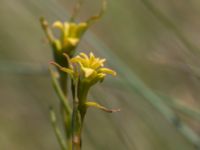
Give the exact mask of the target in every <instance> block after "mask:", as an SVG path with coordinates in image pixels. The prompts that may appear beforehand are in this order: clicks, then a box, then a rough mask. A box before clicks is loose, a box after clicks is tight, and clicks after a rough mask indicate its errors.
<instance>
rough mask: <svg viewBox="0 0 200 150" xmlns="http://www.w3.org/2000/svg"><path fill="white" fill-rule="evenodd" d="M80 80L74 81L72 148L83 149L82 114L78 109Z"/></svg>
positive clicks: (75, 149) (74, 149) (73, 149)
mask: <svg viewBox="0 0 200 150" xmlns="http://www.w3.org/2000/svg"><path fill="white" fill-rule="evenodd" d="M77 84H78V82H77V81H74V82H73V83H72V89H73V90H72V93H73V113H72V150H81V130H82V121H81V115H80V112H79V109H78V105H79V100H78V97H77V88H78V86H77Z"/></svg>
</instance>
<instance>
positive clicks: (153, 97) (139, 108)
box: [0, 0, 200, 150]
mask: <svg viewBox="0 0 200 150" xmlns="http://www.w3.org/2000/svg"><path fill="white" fill-rule="evenodd" d="M75 3H76V1H75V0H1V1H0V20H1V21H0V149H1V150H27V149H28V150H59V145H58V142H57V141H56V137H55V135H54V133H53V129H52V127H51V123H50V119H49V113H48V108H49V106H50V105H53V106H54V107H55V108H57V110H58V108H59V107H58V99H57V96H56V94H55V92H54V90H53V88H52V85H51V80H50V76H49V73H48V69H47V68H48V62H49V61H50V60H52V54H51V49H50V47H49V45H48V43H47V42H46V40H45V35H44V33H43V31H42V29H41V27H40V23H39V17H41V16H44V17H45V18H46V19H47V20H48V21H49V22H50V23H52V22H54V21H56V20H63V21H64V20H68V18H69V16H70V14H71V12H72V9H73V6H74V4H75ZM100 6H101V1H100V0H85V3H84V5H83V7H82V8H81V12H80V15H79V17H78V20H80V21H82V20H83V21H84V20H85V19H86V18H88V17H89V16H91V15H92V14H95V13H97V12H98V11H99V9H100ZM199 8H200V2H199V1H196V0H190V1H188V0H181V1H177V0H159V1H158V0H109V1H108V9H107V11H106V13H105V15H104V16H103V18H102V19H101V20H100V21H98V22H97V23H95V24H94V25H93V26H92V27H91V28H90V29H89V31H87V33H86V34H85V36H84V38H83V40H82V42H81V44H80V45H79V47H78V51H84V52H86V53H89V52H90V51H93V52H95V54H96V55H99V56H101V57H105V58H106V59H107V60H108V61H107V66H109V67H111V68H113V69H115V70H116V71H117V72H118V76H117V77H116V78H111V77H108V78H107V79H106V80H105V82H104V83H103V84H99V85H98V86H96V87H94V88H93V90H92V92H91V93H90V97H91V98H92V99H93V100H95V101H98V102H99V103H101V104H103V105H105V106H107V107H109V108H121V112H118V113H114V114H107V113H104V112H101V111H99V110H95V109H90V110H89V112H88V114H87V117H86V124H85V127H84V133H83V150H197V149H200V100H199V96H200V92H199V91H200V69H199V66H200V59H199V58H200V44H199V43H200V42H199V39H200V19H199V18H200V9H199Z"/></svg>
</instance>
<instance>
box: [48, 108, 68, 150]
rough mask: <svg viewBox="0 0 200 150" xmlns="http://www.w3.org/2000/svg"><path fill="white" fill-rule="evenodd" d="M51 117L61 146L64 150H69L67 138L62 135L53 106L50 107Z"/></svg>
mask: <svg viewBox="0 0 200 150" xmlns="http://www.w3.org/2000/svg"><path fill="white" fill-rule="evenodd" d="M50 117H51V123H52V126H53V129H54V132H55V134H56V138H57V140H58V142H59V144H60V147H61V149H62V150H67V149H66V145H65V140H64V139H63V137H62V134H61V131H60V129H59V128H58V126H57V120H56V114H55V112H54V110H53V109H52V108H50Z"/></svg>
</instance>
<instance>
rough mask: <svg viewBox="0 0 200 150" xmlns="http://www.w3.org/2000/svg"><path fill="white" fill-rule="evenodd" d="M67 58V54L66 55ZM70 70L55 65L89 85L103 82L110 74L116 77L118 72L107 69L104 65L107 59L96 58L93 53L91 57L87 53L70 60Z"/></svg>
mask: <svg viewBox="0 0 200 150" xmlns="http://www.w3.org/2000/svg"><path fill="white" fill-rule="evenodd" d="M65 56H66V54H65ZM68 61H69V64H70V68H65V67H62V66H60V65H59V64H56V63H54V64H55V65H56V66H57V67H58V68H59V69H60V70H62V71H64V72H66V73H68V74H70V76H71V77H72V78H77V77H78V78H79V79H80V80H81V81H86V82H87V83H88V84H90V83H91V84H92V85H93V84H95V83H97V82H100V81H102V80H103V79H104V78H105V77H106V75H108V74H110V75H113V76H116V72H115V71H113V70H111V69H109V68H105V67H103V66H104V63H105V61H106V59H101V58H98V57H95V56H94V54H93V53H90V54H89V56H88V55H86V54H85V53H80V54H79V55H77V56H75V57H73V58H71V59H68Z"/></svg>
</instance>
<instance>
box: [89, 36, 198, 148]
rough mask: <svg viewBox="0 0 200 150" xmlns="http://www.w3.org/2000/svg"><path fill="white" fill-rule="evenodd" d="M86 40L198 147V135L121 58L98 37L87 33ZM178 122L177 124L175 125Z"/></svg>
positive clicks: (131, 85)
mask: <svg viewBox="0 0 200 150" xmlns="http://www.w3.org/2000/svg"><path fill="white" fill-rule="evenodd" d="M87 40H88V41H89V43H90V44H91V45H92V46H93V47H95V48H96V49H97V50H98V52H99V53H101V54H102V55H104V56H107V58H108V59H109V60H111V61H110V62H111V64H112V66H114V68H115V70H117V72H118V74H119V75H120V76H121V77H122V78H123V82H124V83H125V84H126V85H127V86H128V87H129V88H131V89H132V90H134V91H135V92H137V93H138V94H139V95H141V96H143V97H144V98H145V99H146V100H147V101H148V102H150V103H151V104H152V105H153V106H154V107H155V108H156V109H157V110H158V111H159V112H160V113H161V114H162V115H163V116H164V117H165V118H166V119H167V120H168V121H169V122H170V123H171V124H173V125H174V127H176V129H177V130H178V131H179V132H180V133H181V134H182V135H183V136H185V137H186V138H187V139H188V140H189V141H190V142H191V143H193V144H194V145H195V146H196V147H197V148H200V137H199V136H198V135H197V134H196V133H195V132H194V131H192V130H191V129H190V127H188V126H187V125H186V124H185V123H184V122H182V121H181V120H180V119H179V118H178V116H176V114H175V113H174V112H173V110H172V109H170V108H169V107H168V106H167V105H166V104H165V103H163V101H162V99H161V98H160V97H159V96H158V95H156V94H155V93H154V92H153V91H152V90H150V89H149V88H148V87H147V86H146V85H145V83H144V82H143V81H142V80H141V79H140V78H139V77H138V76H137V75H136V74H135V72H134V71H133V70H132V69H130V68H129V67H127V65H126V64H124V63H123V62H122V61H121V59H120V58H119V57H118V56H117V55H116V54H115V53H112V50H110V49H109V48H108V47H107V46H106V45H105V44H104V43H103V42H101V41H100V40H98V38H97V37H96V36H95V35H94V34H92V33H91V32H89V33H88V36H87ZM177 123H178V125H177Z"/></svg>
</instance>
